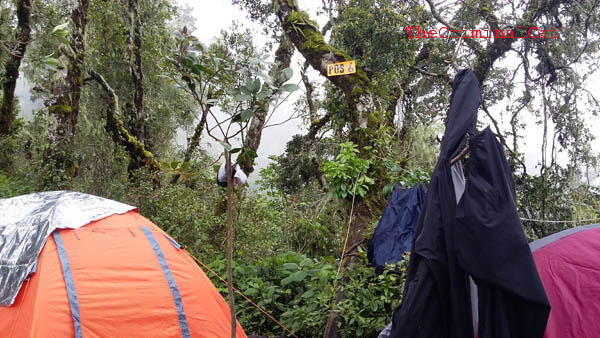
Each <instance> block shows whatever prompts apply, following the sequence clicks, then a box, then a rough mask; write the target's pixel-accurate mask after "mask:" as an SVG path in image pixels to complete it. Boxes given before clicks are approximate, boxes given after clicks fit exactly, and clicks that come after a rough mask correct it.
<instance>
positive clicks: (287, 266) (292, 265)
mask: <svg viewBox="0 0 600 338" xmlns="http://www.w3.org/2000/svg"><path fill="white" fill-rule="evenodd" d="M283 268H284V269H287V270H298V269H300V267H299V266H298V264H296V263H284V264H283Z"/></svg>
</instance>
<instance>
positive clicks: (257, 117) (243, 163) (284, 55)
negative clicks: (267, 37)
mask: <svg viewBox="0 0 600 338" xmlns="http://www.w3.org/2000/svg"><path fill="white" fill-rule="evenodd" d="M293 54H294V45H293V44H292V42H291V41H290V40H289V39H288V37H287V36H286V35H285V34H282V35H281V37H280V41H279V47H278V48H277V50H276V51H275V64H274V65H273V67H272V68H271V70H270V72H269V76H270V77H271V78H272V79H273V85H274V86H275V87H279V86H280V85H282V84H283V83H284V82H285V81H284V80H282V79H281V77H280V75H281V74H282V72H283V70H284V69H286V68H288V67H289V66H290V62H291V60H292V55H293ZM257 105H259V106H261V107H263V109H261V110H259V111H257V112H256V113H255V114H254V116H252V120H250V125H249V127H248V132H247V133H246V138H245V139H244V145H243V150H242V153H240V155H239V156H238V158H237V164H239V166H240V168H242V170H243V171H244V172H245V173H246V174H248V175H250V173H252V172H253V171H254V159H255V158H256V153H257V151H258V147H259V146H260V141H261V138H262V131H263V129H264V128H265V122H266V118H267V114H268V112H269V102H268V101H266V100H264V101H262V102H258V103H257Z"/></svg>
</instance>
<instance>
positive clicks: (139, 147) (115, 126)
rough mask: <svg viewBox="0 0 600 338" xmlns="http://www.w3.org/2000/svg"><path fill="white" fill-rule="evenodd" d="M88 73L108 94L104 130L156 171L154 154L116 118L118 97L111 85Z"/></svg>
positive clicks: (157, 168) (156, 165)
mask: <svg viewBox="0 0 600 338" xmlns="http://www.w3.org/2000/svg"><path fill="white" fill-rule="evenodd" d="M90 75H91V76H92V77H93V78H94V80H96V81H97V82H98V84H100V86H101V87H102V88H103V89H104V90H105V91H106V94H107V95H108V97H107V99H106V126H105V128H106V131H107V132H109V133H110V134H111V135H112V138H113V141H115V143H117V144H120V145H122V146H124V147H125V149H126V150H127V151H128V152H129V154H130V155H131V157H134V156H137V157H139V158H140V159H142V161H143V163H145V164H146V166H148V168H150V169H151V170H153V171H158V170H159V169H160V165H159V163H158V161H156V159H155V158H154V155H153V154H152V153H151V152H150V151H148V150H146V146H145V145H144V143H142V142H140V141H139V140H137V139H136V138H135V136H133V135H131V134H130V133H129V132H128V131H127V129H126V128H125V126H124V124H123V121H121V120H120V119H119V118H117V117H116V116H115V115H116V112H117V109H118V106H119V103H118V101H119V98H118V96H117V94H115V91H114V90H113V89H112V87H111V86H110V85H109V84H108V83H107V82H106V80H104V78H103V77H102V75H100V74H98V73H96V72H94V71H92V72H90Z"/></svg>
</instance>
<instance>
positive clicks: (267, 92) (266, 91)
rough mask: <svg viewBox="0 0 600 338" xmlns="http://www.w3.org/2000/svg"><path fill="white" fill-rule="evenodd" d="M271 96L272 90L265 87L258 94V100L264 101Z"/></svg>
mask: <svg viewBox="0 0 600 338" xmlns="http://www.w3.org/2000/svg"><path fill="white" fill-rule="evenodd" d="M270 95H271V90H270V89H269V87H266V86H263V89H262V90H261V91H260V92H258V94H256V98H257V99H259V100H263V99H265V98H267V97H269V96H270Z"/></svg>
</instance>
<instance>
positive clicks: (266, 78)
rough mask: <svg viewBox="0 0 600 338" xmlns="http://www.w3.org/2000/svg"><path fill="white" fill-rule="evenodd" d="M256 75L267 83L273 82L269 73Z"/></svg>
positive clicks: (261, 72)
mask: <svg viewBox="0 0 600 338" xmlns="http://www.w3.org/2000/svg"><path fill="white" fill-rule="evenodd" d="M256 75H258V76H259V77H261V78H262V79H263V80H265V82H270V81H271V77H270V76H269V74H267V73H265V72H263V71H260V72H258V73H257V74H256Z"/></svg>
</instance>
